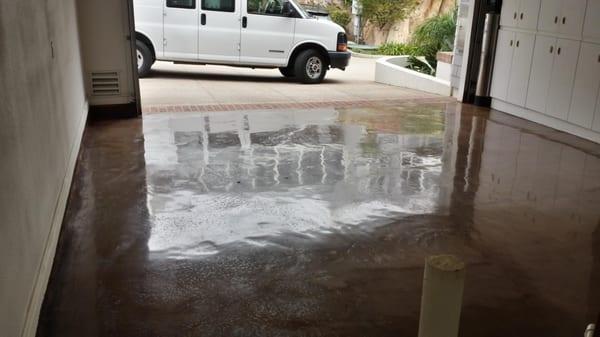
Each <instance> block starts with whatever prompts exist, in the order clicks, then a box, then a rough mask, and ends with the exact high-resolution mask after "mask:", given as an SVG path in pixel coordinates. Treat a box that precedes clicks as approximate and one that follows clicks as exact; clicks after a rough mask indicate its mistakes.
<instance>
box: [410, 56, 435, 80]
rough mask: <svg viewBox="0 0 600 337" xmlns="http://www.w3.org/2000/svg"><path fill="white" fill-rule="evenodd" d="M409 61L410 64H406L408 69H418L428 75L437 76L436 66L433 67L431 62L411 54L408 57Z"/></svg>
mask: <svg viewBox="0 0 600 337" xmlns="http://www.w3.org/2000/svg"><path fill="white" fill-rule="evenodd" d="M407 62H408V65H407V66H406V69H410V70H414V71H418V72H420V73H423V74H426V75H432V76H435V68H433V67H432V66H431V64H429V63H427V62H423V61H422V60H420V59H418V58H417V57H416V56H413V55H411V56H410V57H409V58H408V60H407Z"/></svg>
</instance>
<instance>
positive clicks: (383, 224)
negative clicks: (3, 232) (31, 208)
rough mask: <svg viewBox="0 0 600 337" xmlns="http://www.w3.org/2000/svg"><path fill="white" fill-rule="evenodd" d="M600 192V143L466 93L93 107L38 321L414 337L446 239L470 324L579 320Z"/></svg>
mask: <svg viewBox="0 0 600 337" xmlns="http://www.w3.org/2000/svg"><path fill="white" fill-rule="evenodd" d="M599 204H600V146H599V145H595V144H592V143H589V142H585V141H582V140H579V139H577V138H575V137H572V136H569V135H565V134H562V133H559V132H556V131H553V130H551V129H548V128H544V127H541V126H539V125H536V124H533V123H529V122H525V121H523V120H520V119H517V118H513V117H509V116H507V115H505V114H502V113H498V112H491V113H489V111H487V110H483V109H476V108H473V107H468V106H462V105H458V104H430V105H428V104H411V103H407V104H406V105H403V106H398V107H376V106H374V107H372V108H367V109H364V108H361V109H337V110H336V109H333V108H331V109H313V110H286V111H249V112H244V111H241V112H210V113H179V114H156V115H148V116H145V117H144V119H143V120H121V121H103V122H94V123H91V125H90V126H89V127H88V130H87V132H86V135H85V139H84V144H83V151H82V157H81V160H80V163H79V167H78V169H77V172H76V178H75V181H74V186H73V190H72V193H71V199H70V203H69V208H68V211H67V216H66V219H65V223H64V226H63V231H62V235H61V240H60V244H59V249H58V252H57V256H56V260H55V266H54V270H53V276H52V279H51V282H50V285H49V288H48V292H47V295H46V301H45V303H44V308H43V312H42V315H41V317H40V326H39V329H38V335H39V336H415V335H416V333H417V328H418V313H419V304H420V303H419V302H420V291H421V281H422V272H423V269H422V267H423V261H424V258H425V257H426V256H428V255H430V254H436V253H453V254H457V255H460V256H461V257H463V258H464V259H465V260H466V261H467V266H468V267H467V283H466V288H465V302H464V308H463V315H462V320H461V336H531V335H543V336H571V335H579V334H582V333H583V331H584V329H585V326H586V324H587V323H590V322H593V321H595V320H596V319H597V317H598V313H599V311H600V288H599V287H598V286H597V284H600V209H599V208H598V205H599Z"/></svg>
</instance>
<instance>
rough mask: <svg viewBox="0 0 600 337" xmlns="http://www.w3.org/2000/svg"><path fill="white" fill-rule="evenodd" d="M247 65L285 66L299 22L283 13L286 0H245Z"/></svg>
mask: <svg viewBox="0 0 600 337" xmlns="http://www.w3.org/2000/svg"><path fill="white" fill-rule="evenodd" d="M242 3H247V5H246V6H245V8H243V16H242V45H241V46H242V48H241V56H240V61H241V63H244V64H257V65H261V64H264V65H277V66H285V65H286V63H287V59H288V57H289V53H290V49H291V48H292V44H293V41H294V27H295V24H296V19H295V18H292V17H288V16H286V15H284V14H283V11H284V5H283V4H284V0H242Z"/></svg>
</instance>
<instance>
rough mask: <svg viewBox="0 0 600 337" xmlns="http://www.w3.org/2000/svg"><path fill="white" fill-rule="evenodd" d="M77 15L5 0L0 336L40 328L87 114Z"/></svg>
mask: <svg viewBox="0 0 600 337" xmlns="http://www.w3.org/2000/svg"><path fill="white" fill-rule="evenodd" d="M76 17H77V16H76V9H75V0H19V1H0V155H1V159H0V335H2V336H7V337H12V336H19V335H31V334H32V333H34V332H35V331H34V329H35V324H33V325H31V323H30V324H29V325H30V327H29V328H28V329H26V328H25V326H26V324H25V322H26V317H27V316H28V315H29V317H33V318H34V319H33V320H34V321H35V320H36V319H37V313H36V311H37V310H39V305H40V304H41V301H40V298H41V297H43V292H44V289H45V288H44V287H45V284H46V282H45V281H46V280H45V278H47V276H48V274H49V268H50V267H51V261H52V260H51V259H50V260H49V261H47V259H48V257H47V256H48V254H45V253H44V252H45V251H46V252H48V251H50V252H53V250H52V248H53V245H52V243H53V242H51V241H55V240H49V238H50V237H52V233H53V232H54V233H57V231H56V230H54V231H52V229H55V228H56V227H57V226H56V223H58V224H59V225H60V220H61V219H62V214H63V212H64V207H63V205H64V200H65V198H64V197H63V198H62V199H63V201H62V202H61V195H64V194H65V193H64V189H65V185H66V189H67V190H68V186H69V181H70V176H69V172H70V170H71V169H72V166H73V163H74V160H73V156H74V155H75V156H76V152H77V151H76V150H77V148H78V145H79V142H80V137H81V134H82V126H83V123H84V122H85V118H86V114H87V106H86V100H85V93H84V86H83V80H82V67H81V61H80V49H79V41H78V40H79V39H78V32H77V21H76ZM73 153H75V154H73ZM65 182H66V183H65ZM53 223H54V224H55V225H54V226H53ZM58 227H60V226H58ZM55 235H56V236H57V234H55ZM54 244H55V242H54ZM44 256H46V260H43V258H44ZM36 284H37V285H38V286H36ZM40 285H41V286H40ZM40 292H41V295H40ZM34 293H36V294H37V295H36V296H34V295H33V294H34ZM32 298H36V299H37V300H33V301H32ZM28 313H29V314H28ZM32 331H33V332H32Z"/></svg>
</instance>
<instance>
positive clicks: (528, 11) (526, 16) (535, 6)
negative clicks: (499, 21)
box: [518, 0, 541, 30]
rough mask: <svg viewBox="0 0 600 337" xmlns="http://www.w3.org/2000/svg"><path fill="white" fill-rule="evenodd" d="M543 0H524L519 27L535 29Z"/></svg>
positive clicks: (521, 6) (521, 5) (520, 11)
mask: <svg viewBox="0 0 600 337" xmlns="http://www.w3.org/2000/svg"><path fill="white" fill-rule="evenodd" d="M540 1H541V0H523V1H521V4H520V10H519V17H518V18H519V28H523V29H529V30H535V29H536V28H537V24H538V16H539V14H540Z"/></svg>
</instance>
